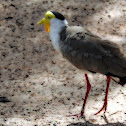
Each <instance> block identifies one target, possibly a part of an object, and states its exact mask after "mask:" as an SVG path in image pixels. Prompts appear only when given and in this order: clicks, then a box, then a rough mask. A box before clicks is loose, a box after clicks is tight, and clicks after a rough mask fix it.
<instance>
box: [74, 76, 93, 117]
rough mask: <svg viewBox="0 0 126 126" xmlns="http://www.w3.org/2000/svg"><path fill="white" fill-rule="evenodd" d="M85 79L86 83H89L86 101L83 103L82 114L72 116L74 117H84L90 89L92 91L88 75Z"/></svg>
mask: <svg viewBox="0 0 126 126" xmlns="http://www.w3.org/2000/svg"><path fill="white" fill-rule="evenodd" d="M85 78H86V82H87V92H86V95H85V99H84V102H83V106H82V109H81V113H80V114H75V115H72V116H77V117H82V116H83V114H84V108H85V105H86V101H87V98H88V94H89V92H90V89H91V85H90V82H89V79H88V76H87V74H85Z"/></svg>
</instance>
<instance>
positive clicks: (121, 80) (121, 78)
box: [119, 77, 126, 86]
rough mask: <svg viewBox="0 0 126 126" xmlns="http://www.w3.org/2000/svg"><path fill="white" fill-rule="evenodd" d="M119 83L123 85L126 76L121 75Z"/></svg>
mask: <svg viewBox="0 0 126 126" xmlns="http://www.w3.org/2000/svg"><path fill="white" fill-rule="evenodd" d="M119 84H121V85H122V86H123V85H124V84H126V77H120V81H119Z"/></svg>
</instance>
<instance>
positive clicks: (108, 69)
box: [37, 11, 126, 117]
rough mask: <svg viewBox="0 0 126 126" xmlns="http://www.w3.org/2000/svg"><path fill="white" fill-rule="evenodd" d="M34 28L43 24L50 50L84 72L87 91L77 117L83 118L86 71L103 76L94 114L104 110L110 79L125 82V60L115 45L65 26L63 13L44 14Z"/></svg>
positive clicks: (81, 30)
mask: <svg viewBox="0 0 126 126" xmlns="http://www.w3.org/2000/svg"><path fill="white" fill-rule="evenodd" d="M37 24H38V25H41V24H44V26H45V29H46V31H47V32H49V36H50V39H51V42H52V45H53V47H54V49H55V50H56V51H57V52H58V53H60V54H62V56H63V57H64V58H65V59H67V60H68V61H69V62H70V63H71V64H73V65H74V66H75V67H76V68H78V69H80V70H83V71H87V72H85V74H84V75H85V78H86V84H87V90H86V95H85V98H84V101H83V106H82V109H81V112H80V113H79V114H74V115H73V116H77V117H82V116H84V111H85V105H86V101H87V98H88V95H89V92H90V90H91V84H90V81H89V79H88V74H87V73H88V72H90V73H93V74H95V73H100V74H103V75H106V77H107V86H106V93H105V100H104V104H103V107H102V108H101V109H100V110H99V111H98V112H97V113H95V115H97V114H98V113H100V112H101V111H104V113H105V112H106V110H107V99H108V89H109V85H110V80H111V78H112V77H117V78H119V80H120V81H119V82H118V84H120V85H122V86H123V85H125V83H126V57H125V55H124V54H123V53H122V52H121V50H120V48H119V46H118V45H117V44H116V43H114V42H112V41H109V40H103V39H102V38H100V37H98V36H97V35H95V34H93V33H92V32H91V31H89V30H88V29H86V28H85V27H82V26H69V25H68V21H67V20H66V18H65V17H64V15H63V14H61V13H59V12H56V11H47V12H46V13H45V16H44V18H43V19H42V20H40V21H39V22H38V23H37Z"/></svg>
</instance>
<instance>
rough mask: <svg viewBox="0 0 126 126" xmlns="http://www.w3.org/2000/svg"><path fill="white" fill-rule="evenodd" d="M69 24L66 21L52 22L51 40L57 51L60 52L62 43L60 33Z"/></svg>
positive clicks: (57, 20)
mask: <svg viewBox="0 0 126 126" xmlns="http://www.w3.org/2000/svg"><path fill="white" fill-rule="evenodd" d="M67 25H68V22H67V21H66V20H59V19H52V20H51V21H50V32H49V35H50V39H51V41H52V44H53V47H54V49H55V50H56V51H58V52H60V47H59V42H60V34H59V33H60V32H61V30H62V28H63V27H64V26H67Z"/></svg>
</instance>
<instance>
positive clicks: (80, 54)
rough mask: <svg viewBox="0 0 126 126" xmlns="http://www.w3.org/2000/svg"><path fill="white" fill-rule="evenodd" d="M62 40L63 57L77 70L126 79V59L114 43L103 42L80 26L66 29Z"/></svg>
mask: <svg viewBox="0 0 126 126" xmlns="http://www.w3.org/2000/svg"><path fill="white" fill-rule="evenodd" d="M60 40H61V42H60V49H61V52H62V54H63V56H64V57H65V58H66V59H68V60H69V61H70V62H71V63H72V64H73V65H75V66H76V67H77V68H79V69H82V70H83V69H85V70H88V71H91V72H98V73H102V74H105V75H108V76H109V75H110V76H116V77H126V57H124V55H123V54H122V53H121V51H120V49H119V47H118V46H117V45H116V44H114V43H113V42H111V41H108V40H102V39H101V38H99V37H98V36H96V35H94V34H92V33H91V32H90V31H88V30H87V29H84V28H82V27H80V26H68V27H65V28H64V29H63V30H62V31H61V33H60Z"/></svg>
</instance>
